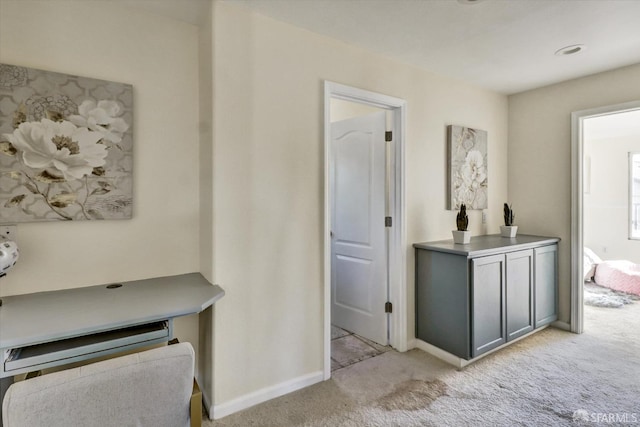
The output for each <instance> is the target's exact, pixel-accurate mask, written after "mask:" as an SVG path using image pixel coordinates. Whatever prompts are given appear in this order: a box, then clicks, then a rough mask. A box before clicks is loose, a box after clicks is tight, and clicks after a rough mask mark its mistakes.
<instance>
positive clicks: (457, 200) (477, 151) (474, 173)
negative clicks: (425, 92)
mask: <svg viewBox="0 0 640 427" xmlns="http://www.w3.org/2000/svg"><path fill="white" fill-rule="evenodd" d="M447 144H448V155H449V156H448V157H449V164H448V169H449V182H448V184H449V206H448V207H449V209H451V210H458V209H460V205H462V204H464V205H466V207H467V209H486V208H487V203H488V197H487V190H488V183H487V181H488V179H487V178H488V169H487V132H486V131H484V130H480V129H471V128H468V127H463V126H455V125H450V126H448V127H447Z"/></svg>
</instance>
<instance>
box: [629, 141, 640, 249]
mask: <svg viewBox="0 0 640 427" xmlns="http://www.w3.org/2000/svg"><path fill="white" fill-rule="evenodd" d="M629 238H630V239H640V152H631V153H629Z"/></svg>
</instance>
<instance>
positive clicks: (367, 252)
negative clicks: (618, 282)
mask: <svg viewBox="0 0 640 427" xmlns="http://www.w3.org/2000/svg"><path fill="white" fill-rule="evenodd" d="M385 124H386V119H385V112H384V111H381V112H378V113H373V114H369V115H366V116H361V117H356V118H353V119H348V120H343V121H339V122H335V123H331V144H332V147H331V152H332V159H331V160H332V163H331V178H330V179H331V181H330V184H331V232H332V239H331V323H332V324H334V325H336V326H339V327H341V328H344V329H346V330H349V331H351V332H354V333H356V334H358V335H360V336H363V337H365V338H368V339H370V340H372V341H375V342H377V343H379V344H383V345H386V344H387V343H388V338H387V329H388V325H387V322H388V320H387V318H388V315H387V314H386V313H385V310H384V307H385V302H386V301H387V243H386V230H385V194H386V189H385V181H386V166H385V165H386V155H385V154H386V149H385V127H386V126H385Z"/></svg>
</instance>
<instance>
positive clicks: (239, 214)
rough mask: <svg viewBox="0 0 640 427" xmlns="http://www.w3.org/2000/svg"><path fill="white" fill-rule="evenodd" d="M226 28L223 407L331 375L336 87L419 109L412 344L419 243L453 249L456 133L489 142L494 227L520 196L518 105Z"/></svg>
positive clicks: (279, 37) (261, 32) (226, 19)
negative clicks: (510, 107)
mask: <svg viewBox="0 0 640 427" xmlns="http://www.w3.org/2000/svg"><path fill="white" fill-rule="evenodd" d="M215 9H216V10H215V13H214V15H215V22H214V25H213V28H214V36H213V38H214V52H215V55H214V117H215V125H214V168H213V183H214V205H215V215H214V218H213V220H214V242H215V243H214V253H215V265H214V269H213V272H214V278H215V281H216V283H219V284H220V285H221V286H222V287H224V289H225V290H226V291H227V294H226V296H225V298H224V299H223V300H221V301H220V302H219V303H218V304H216V311H215V328H216V331H215V339H214V351H215V362H216V365H215V396H216V397H215V402H216V404H217V405H224V404H225V403H228V402H230V401H233V400H234V399H236V398H241V397H242V396H244V395H246V394H248V393H251V392H254V391H258V390H261V389H265V388H267V387H270V386H274V385H278V384H283V383H285V382H286V381H289V380H292V379H296V378H299V377H302V376H305V375H308V374H310V373H316V372H320V371H321V370H322V367H323V365H322V363H323V360H322V354H323V347H322V346H323V342H322V339H323V325H322V316H323V271H322V270H323V258H322V257H323V235H322V233H323V220H324V219H323V194H324V189H323V179H324V178H323V173H324V164H323V162H324V159H323V153H324V151H323V150H324V148H323V102H324V101H323V82H324V80H331V81H335V82H338V83H343V84H347V85H352V86H355V87H358V88H362V89H366V90H371V91H375V92H379V93H383V94H386V95H390V96H394V97H398V98H403V99H406V100H407V111H408V117H407V147H406V177H407V179H406V185H407V188H406V197H407V199H406V204H407V218H406V221H407V234H408V235H407V243H408V246H407V248H406V253H407V266H406V268H407V279H408V283H407V284H408V301H407V307H408V308H409V313H408V314H407V317H408V325H409V330H408V331H407V332H408V335H409V338H410V339H412V338H413V336H414V327H413V324H414V314H413V310H412V307H413V295H414V291H413V287H414V283H413V266H414V261H413V250H412V248H411V246H410V245H411V243H413V242H420V241H428V240H435V239H450V238H451V230H452V229H454V228H455V212H453V211H447V210H445V195H446V191H445V189H446V181H445V179H446V176H445V175H446V173H445V171H446V126H447V125H448V124H462V125H467V126H471V127H477V128H480V129H485V130H487V131H488V133H489V188H490V190H489V203H490V208H491V209H490V210H489V212H488V213H489V215H488V216H489V224H488V225H487V226H484V227H483V226H482V225H481V214H480V211H474V212H470V221H471V230H472V232H473V233H474V234H476V235H477V234H483V233H485V232H498V226H499V225H500V221H501V211H502V203H503V202H504V201H505V200H506V196H507V180H506V178H507V99H506V97H505V96H501V95H497V94H494V93H491V92H488V91H483V90H479V89H476V88H474V87H472V86H469V85H467V84H464V83H461V82H458V81H453V80H450V79H447V78H442V77H437V76H435V75H433V74H430V73H427V72H425V71H421V70H419V69H417V68H413V67H410V66H407V65H404V64H401V63H398V62H394V61H390V60H387V59H385V58H382V57H380V56H377V55H374V54H371V53H368V52H365V51H363V50H360V49H357V48H354V47H351V46H348V45H345V44H342V43H339V42H337V41H333V40H331V39H328V38H324V37H322V36H319V35H315V34H313V33H310V32H307V31H304V30H300V29H296V28H294V27H292V26H289V25H286V24H283V23H279V22H276V21H274V20H271V19H269V18H266V17H261V16H259V15H256V14H253V13H251V12H249V11H247V10H245V9H243V8H242V7H240V6H237V5H233V4H228V3H226V2H225V3H217V4H216V7H215Z"/></svg>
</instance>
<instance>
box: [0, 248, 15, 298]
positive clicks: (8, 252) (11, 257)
mask: <svg viewBox="0 0 640 427" xmlns="http://www.w3.org/2000/svg"><path fill="white" fill-rule="evenodd" d="M19 257H20V251H19V250H18V245H17V244H16V242H14V241H12V240H9V239H6V238H5V237H4V236H1V237H0V277H2V276H5V275H6V274H7V272H8V271H9V270H11V269H12V268H13V266H14V265H16V262H18V258H19ZM0 305H1V304H0Z"/></svg>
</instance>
